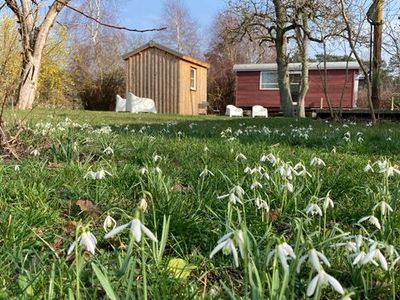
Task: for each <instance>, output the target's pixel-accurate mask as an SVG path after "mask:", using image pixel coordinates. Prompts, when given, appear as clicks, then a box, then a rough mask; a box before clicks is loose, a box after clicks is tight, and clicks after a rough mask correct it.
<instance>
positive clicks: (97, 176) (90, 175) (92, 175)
mask: <svg viewBox="0 0 400 300" xmlns="http://www.w3.org/2000/svg"><path fill="white" fill-rule="evenodd" d="M107 175H108V176H112V175H111V173H110V172H107V171H104V170H103V169H102V170H100V171H97V172H93V171H89V172H87V173H86V175H85V176H83V178H85V179H88V178H89V179H97V180H101V179H104V178H106V176H107Z"/></svg>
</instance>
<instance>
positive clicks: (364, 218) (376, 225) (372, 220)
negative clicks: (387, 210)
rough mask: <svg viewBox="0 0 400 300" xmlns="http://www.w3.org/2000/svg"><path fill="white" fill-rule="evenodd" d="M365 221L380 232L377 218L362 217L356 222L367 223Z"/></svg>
mask: <svg viewBox="0 0 400 300" xmlns="http://www.w3.org/2000/svg"><path fill="white" fill-rule="evenodd" d="M367 220H368V222H369V223H371V224H372V225H374V226H375V227H376V228H378V229H379V230H381V228H382V227H381V224H380V223H379V220H378V218H377V217H375V216H366V217H363V218H361V219H360V220H358V222H357V223H362V222H364V221H367Z"/></svg>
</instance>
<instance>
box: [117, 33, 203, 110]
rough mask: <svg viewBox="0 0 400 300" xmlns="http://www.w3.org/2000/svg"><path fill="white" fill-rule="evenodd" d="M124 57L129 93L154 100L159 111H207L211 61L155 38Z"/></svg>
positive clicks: (127, 90)
mask: <svg viewBox="0 0 400 300" xmlns="http://www.w3.org/2000/svg"><path fill="white" fill-rule="evenodd" d="M123 59H124V60H125V65H126V93H127V94H128V92H131V93H133V94H135V95H136V96H139V97H144V98H151V99H153V100H154V101H155V104H156V108H157V111H158V112H159V113H171V114H181V115H198V114H206V113H207V71H208V68H209V67H210V66H209V64H207V63H205V62H203V61H200V60H198V59H196V58H193V57H190V56H187V55H184V54H181V53H179V52H176V51H174V50H172V49H169V48H167V47H165V46H162V45H160V44H157V43H155V42H153V41H151V42H149V43H147V44H145V45H143V46H142V47H139V48H137V49H136V50H133V51H132V52H129V53H127V54H125V55H124V56H123Z"/></svg>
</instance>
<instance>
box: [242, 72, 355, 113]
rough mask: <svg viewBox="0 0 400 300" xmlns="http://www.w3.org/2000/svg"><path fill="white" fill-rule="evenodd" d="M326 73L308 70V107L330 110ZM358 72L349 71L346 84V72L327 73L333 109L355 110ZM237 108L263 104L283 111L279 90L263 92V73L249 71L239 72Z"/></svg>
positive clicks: (306, 102)
mask: <svg viewBox="0 0 400 300" xmlns="http://www.w3.org/2000/svg"><path fill="white" fill-rule="evenodd" d="M322 76H323V73H322V71H319V70H310V71H309V84H310V87H309V90H308V92H307V95H306V99H305V106H306V108H320V106H321V98H323V103H322V106H323V107H324V108H326V107H327V105H328V104H327V101H326V99H325V95H324V90H323V80H322V78H323V77H322ZM356 76H357V71H355V70H349V71H348V78H347V83H346V70H328V96H329V98H330V100H331V103H332V106H333V107H339V106H340V101H341V100H340V99H341V98H342V93H343V98H342V107H344V108H352V107H355V106H356V100H357V99H356V94H357V92H356V86H355V85H356V83H357V81H356ZM235 105H236V106H239V107H243V108H249V107H251V106H253V105H262V106H264V107H267V108H280V99H279V90H278V89H274V90H260V72H259V71H248V72H243V71H242V72H237V73H236V102H235Z"/></svg>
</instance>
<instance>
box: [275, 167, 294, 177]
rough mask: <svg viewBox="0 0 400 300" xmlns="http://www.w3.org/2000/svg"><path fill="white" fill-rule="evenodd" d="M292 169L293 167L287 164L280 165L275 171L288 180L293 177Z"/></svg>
mask: <svg viewBox="0 0 400 300" xmlns="http://www.w3.org/2000/svg"><path fill="white" fill-rule="evenodd" d="M292 170H293V168H292V167H291V166H289V165H282V166H280V167H279V168H278V170H277V171H278V172H279V174H280V175H281V176H282V177H284V178H287V179H289V180H292V179H293V176H292Z"/></svg>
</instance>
